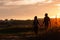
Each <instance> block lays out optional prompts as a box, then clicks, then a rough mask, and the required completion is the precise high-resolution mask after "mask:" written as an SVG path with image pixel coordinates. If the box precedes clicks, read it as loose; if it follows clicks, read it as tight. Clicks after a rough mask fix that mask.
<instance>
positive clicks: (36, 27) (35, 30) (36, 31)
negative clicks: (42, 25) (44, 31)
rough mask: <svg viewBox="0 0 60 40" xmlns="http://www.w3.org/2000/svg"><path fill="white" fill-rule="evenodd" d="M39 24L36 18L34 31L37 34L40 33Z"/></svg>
mask: <svg viewBox="0 0 60 40" xmlns="http://www.w3.org/2000/svg"><path fill="white" fill-rule="evenodd" d="M38 24H39V22H38V19H37V16H35V17H34V21H33V26H34V28H33V30H34V32H35V34H37V33H38Z"/></svg>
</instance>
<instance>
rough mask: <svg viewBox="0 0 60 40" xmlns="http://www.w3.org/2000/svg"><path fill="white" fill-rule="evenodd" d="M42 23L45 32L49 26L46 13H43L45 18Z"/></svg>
mask: <svg viewBox="0 0 60 40" xmlns="http://www.w3.org/2000/svg"><path fill="white" fill-rule="evenodd" d="M43 23H44V26H45V29H46V30H47V29H48V26H49V23H50V18H49V17H48V13H45V17H44V21H43Z"/></svg>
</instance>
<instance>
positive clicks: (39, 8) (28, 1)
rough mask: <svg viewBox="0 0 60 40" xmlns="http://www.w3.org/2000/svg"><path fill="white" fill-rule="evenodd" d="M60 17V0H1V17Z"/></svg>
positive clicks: (23, 18)
mask: <svg viewBox="0 0 60 40" xmlns="http://www.w3.org/2000/svg"><path fill="white" fill-rule="evenodd" d="M45 13H48V14H49V17H51V18H52V17H55V16H56V15H57V16H58V17H60V0H0V19H20V20H21V19H22V20H25V19H33V18H34V16H38V18H43V17H44V14H45Z"/></svg>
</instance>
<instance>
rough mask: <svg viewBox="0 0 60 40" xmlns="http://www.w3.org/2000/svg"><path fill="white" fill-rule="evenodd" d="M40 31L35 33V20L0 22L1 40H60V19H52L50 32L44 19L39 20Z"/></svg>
mask: <svg viewBox="0 0 60 40" xmlns="http://www.w3.org/2000/svg"><path fill="white" fill-rule="evenodd" d="M38 20H39V23H40V24H41V25H39V29H38V34H37V35H36V34H35V33H34V32H33V20H0V40H60V18H58V19H54V18H51V24H50V25H49V27H48V31H47V32H46V30H45V29H44V24H43V19H42V18H40V19H38Z"/></svg>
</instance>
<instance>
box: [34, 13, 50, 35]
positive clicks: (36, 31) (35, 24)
mask: <svg viewBox="0 0 60 40" xmlns="http://www.w3.org/2000/svg"><path fill="white" fill-rule="evenodd" d="M49 23H50V18H49V17H48V14H47V13H45V17H44V21H43V24H44V26H45V29H47V28H48V25H49ZM38 24H39V22H38V19H37V16H35V17H34V21H33V26H34V28H33V30H34V32H35V34H37V33H38ZM39 25H40V24H39Z"/></svg>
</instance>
